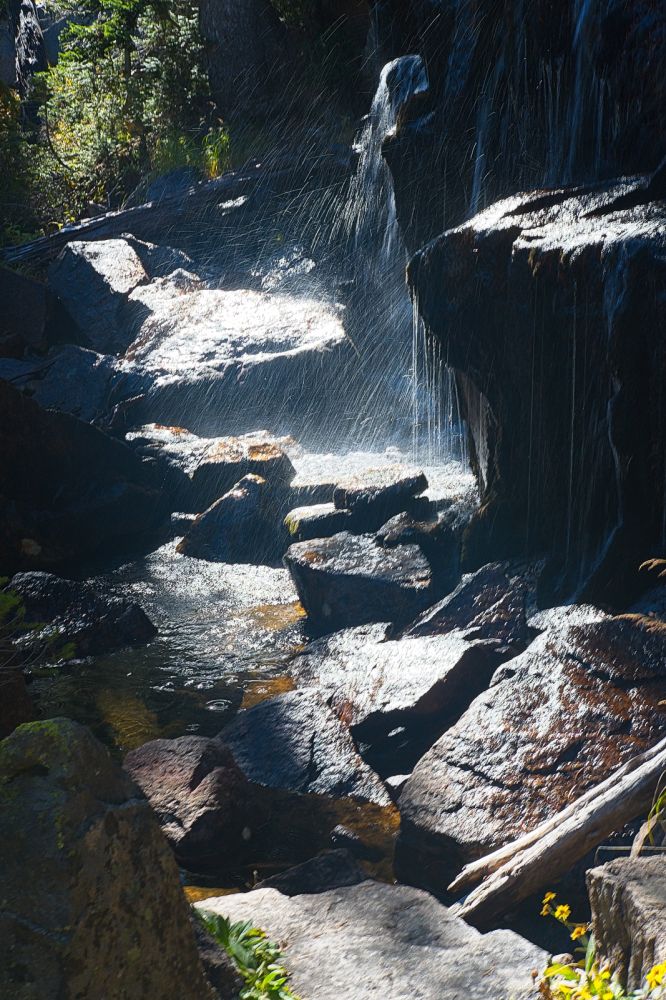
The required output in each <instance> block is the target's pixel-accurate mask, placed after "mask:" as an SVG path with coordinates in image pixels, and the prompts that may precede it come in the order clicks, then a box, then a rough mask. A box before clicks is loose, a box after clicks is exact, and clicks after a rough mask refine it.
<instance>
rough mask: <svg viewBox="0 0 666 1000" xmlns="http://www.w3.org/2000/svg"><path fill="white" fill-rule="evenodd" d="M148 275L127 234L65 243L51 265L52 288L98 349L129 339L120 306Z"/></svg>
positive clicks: (118, 347)
mask: <svg viewBox="0 0 666 1000" xmlns="http://www.w3.org/2000/svg"><path fill="white" fill-rule="evenodd" d="M147 281H148V275H147V274H146V271H145V269H144V267H143V264H142V263H141V261H140V259H139V257H138V255H137V253H136V251H135V250H134V249H133V248H132V247H131V246H130V245H129V243H128V242H127V241H126V240H122V239H120V240H96V241H92V242H89V243H85V242H72V243H68V244H67V246H66V247H65V248H64V249H63V251H62V253H61V254H60V256H59V257H58V259H57V260H56V261H54V263H53V264H51V266H50V268H49V282H50V285H51V288H52V289H53V291H54V292H55V293H56V295H57V296H58V298H59V299H60V301H61V302H62V303H63V305H64V306H65V308H66V309H67V312H68V313H69V315H70V316H71V318H72V319H73V321H74V322H75V323H76V326H77V327H78V329H79V330H80V331H81V333H82V334H83V336H84V337H85V338H86V341H87V343H88V344H89V345H90V346H91V347H92V348H94V349H95V350H96V351H100V352H101V353H107V354H120V353H122V352H123V351H124V350H125V349H126V348H127V347H128V346H129V344H130V343H131V341H132V334H131V329H130V327H129V325H128V323H127V321H126V319H125V315H124V307H125V305H126V303H127V298H128V296H129V294H130V292H132V291H133V289H135V288H136V287H137V285H142V284H145V283H146V282H147Z"/></svg>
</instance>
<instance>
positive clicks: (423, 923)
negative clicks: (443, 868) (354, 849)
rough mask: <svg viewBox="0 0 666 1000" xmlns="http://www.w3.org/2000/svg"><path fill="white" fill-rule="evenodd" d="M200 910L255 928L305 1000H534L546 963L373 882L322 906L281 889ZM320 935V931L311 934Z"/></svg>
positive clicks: (423, 900)
mask: <svg viewBox="0 0 666 1000" xmlns="http://www.w3.org/2000/svg"><path fill="white" fill-rule="evenodd" d="M196 905H197V908H198V909H201V910H204V911H206V910H207V911H210V912H213V913H218V914H221V915H223V916H226V917H229V918H230V919H231V920H243V921H244V920H252V921H253V922H256V923H257V924H258V925H259V926H261V927H262V928H264V930H265V931H266V933H267V934H268V936H269V938H271V939H272V940H274V941H279V942H280V944H281V946H282V948H283V951H284V964H285V966H286V968H287V969H288V971H289V973H290V976H291V978H290V985H291V987H292V989H293V990H294V992H295V993H297V994H298V996H300V997H301V998H302V1000H339V998H340V997H345V1000H347V998H348V1000H370V998H371V997H375V996H378V995H380V994H379V993H378V990H379V991H380V993H381V996H382V998H384V1000H403V998H404V997H406V996H411V995H414V994H415V984H418V995H419V997H421V998H422V1000H442V998H443V997H447V1000H448V998H450V1000H498V998H499V997H505V996H506V997H513V998H515V1000H528V998H531V997H533V996H534V992H533V984H532V978H531V970H532V969H535V968H542V967H543V965H544V963H545V961H546V954H545V953H544V952H542V951H541V949H539V948H537V947H536V946H535V945H533V944H531V943H529V942H527V941H525V940H524V939H523V938H521V937H519V936H518V935H517V934H514V933H513V932H512V931H492V932H491V933H490V934H480V933H479V932H478V931H477V930H475V929H474V928H472V927H470V926H468V924H466V923H464V921H462V920H460V919H458V918H456V917H454V916H453V915H452V914H451V912H450V911H449V910H447V909H446V908H445V907H444V906H442V905H441V904H440V903H438V902H437V900H435V899H433V897H432V896H430V895H428V893H425V892H421V891H420V890H418V889H412V888H410V887H409V886H397V885H383V884H381V883H379V882H370V881H366V882H363V883H361V884H360V885H357V886H350V887H347V888H342V889H333V890H331V891H329V892H324V893H321V894H319V895H314V896H295V897H293V898H289V897H287V896H283V895H281V894H280V893H279V892H277V890H275V889H256V890H255V891H254V892H250V893H246V894H244V895H242V896H223V897H218V898H213V899H206V900H204V901H203V902H201V903H197V904H196ZM313 928H317V931H316V933H313Z"/></svg>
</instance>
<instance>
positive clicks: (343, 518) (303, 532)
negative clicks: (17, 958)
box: [284, 503, 354, 542]
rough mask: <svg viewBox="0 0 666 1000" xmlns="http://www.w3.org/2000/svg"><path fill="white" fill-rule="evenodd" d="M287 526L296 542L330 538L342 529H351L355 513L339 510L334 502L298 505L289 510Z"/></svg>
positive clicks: (285, 521) (286, 520)
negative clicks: (305, 505) (306, 505)
mask: <svg viewBox="0 0 666 1000" xmlns="http://www.w3.org/2000/svg"><path fill="white" fill-rule="evenodd" d="M284 523H285V527H286V528H287V531H288V532H289V535H290V538H291V539H292V541H294V542H309V541H312V539H314V538H330V537H331V535H337V534H339V533H340V532H341V531H351V530H352V527H353V524H354V515H353V514H352V512H351V511H349V510H337V508H336V507H335V506H334V505H333V504H332V503H319V504H313V505H312V506H311V507H296V509H295V510H292V511H289V513H288V514H287V516H286V518H285V520H284Z"/></svg>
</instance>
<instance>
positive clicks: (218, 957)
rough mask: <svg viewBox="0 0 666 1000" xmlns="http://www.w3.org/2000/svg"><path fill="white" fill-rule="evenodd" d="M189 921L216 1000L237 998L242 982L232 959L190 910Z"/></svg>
mask: <svg viewBox="0 0 666 1000" xmlns="http://www.w3.org/2000/svg"><path fill="white" fill-rule="evenodd" d="M190 922H191V925H192V929H193V931H194V940H195V941H196V944H197V951H198V952H199V958H200V960H201V964H202V966H203V970H204V972H205V974H206V979H207V980H208V982H209V983H210V985H211V986H212V987H213V989H214V990H215V998H216V1000H238V997H239V996H240V992H241V990H242V989H243V986H244V982H243V980H242V978H241V976H240V973H239V972H238V970H237V968H236V966H235V965H234V963H233V961H232V959H231V958H230V957H229V955H228V954H227V952H226V951H225V950H224V949H223V948H222V947H221V946H220V945H219V944H218V943H217V941H216V940H215V938H214V937H213V935H212V934H210V933H209V932H208V931H207V930H206V928H205V927H204V925H203V924H202V922H201V921H200V920H199V918H198V917H197V916H196V914H194V912H193V911H191V912H190Z"/></svg>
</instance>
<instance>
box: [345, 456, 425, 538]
mask: <svg viewBox="0 0 666 1000" xmlns="http://www.w3.org/2000/svg"><path fill="white" fill-rule="evenodd" d="M427 488H428V480H427V479H426V477H425V476H424V474H423V472H420V471H419V470H418V469H409V468H406V467H405V466H401V465H387V466H380V467H378V468H376V469H365V470H363V471H362V472H359V473H356V474H355V475H353V476H350V477H349V478H348V479H344V480H342V481H341V482H338V483H337V485H336V487H335V490H334V492H333V504H334V506H335V508H336V509H337V510H350V511H351V512H352V513H353V514H354V515H355V517H356V519H357V522H358V524H359V530H360V531H376V530H377V529H378V528H379V527H381V525H382V524H384V523H385V521H387V520H388V519H389V518H390V517H393V515H394V514H399V513H400V512H401V511H404V510H408V509H409V506H410V504H411V503H412V502H413V500H414V498H415V497H417V496H418V495H419V494H420V493H423V492H424V491H425V490H426V489H427Z"/></svg>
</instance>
